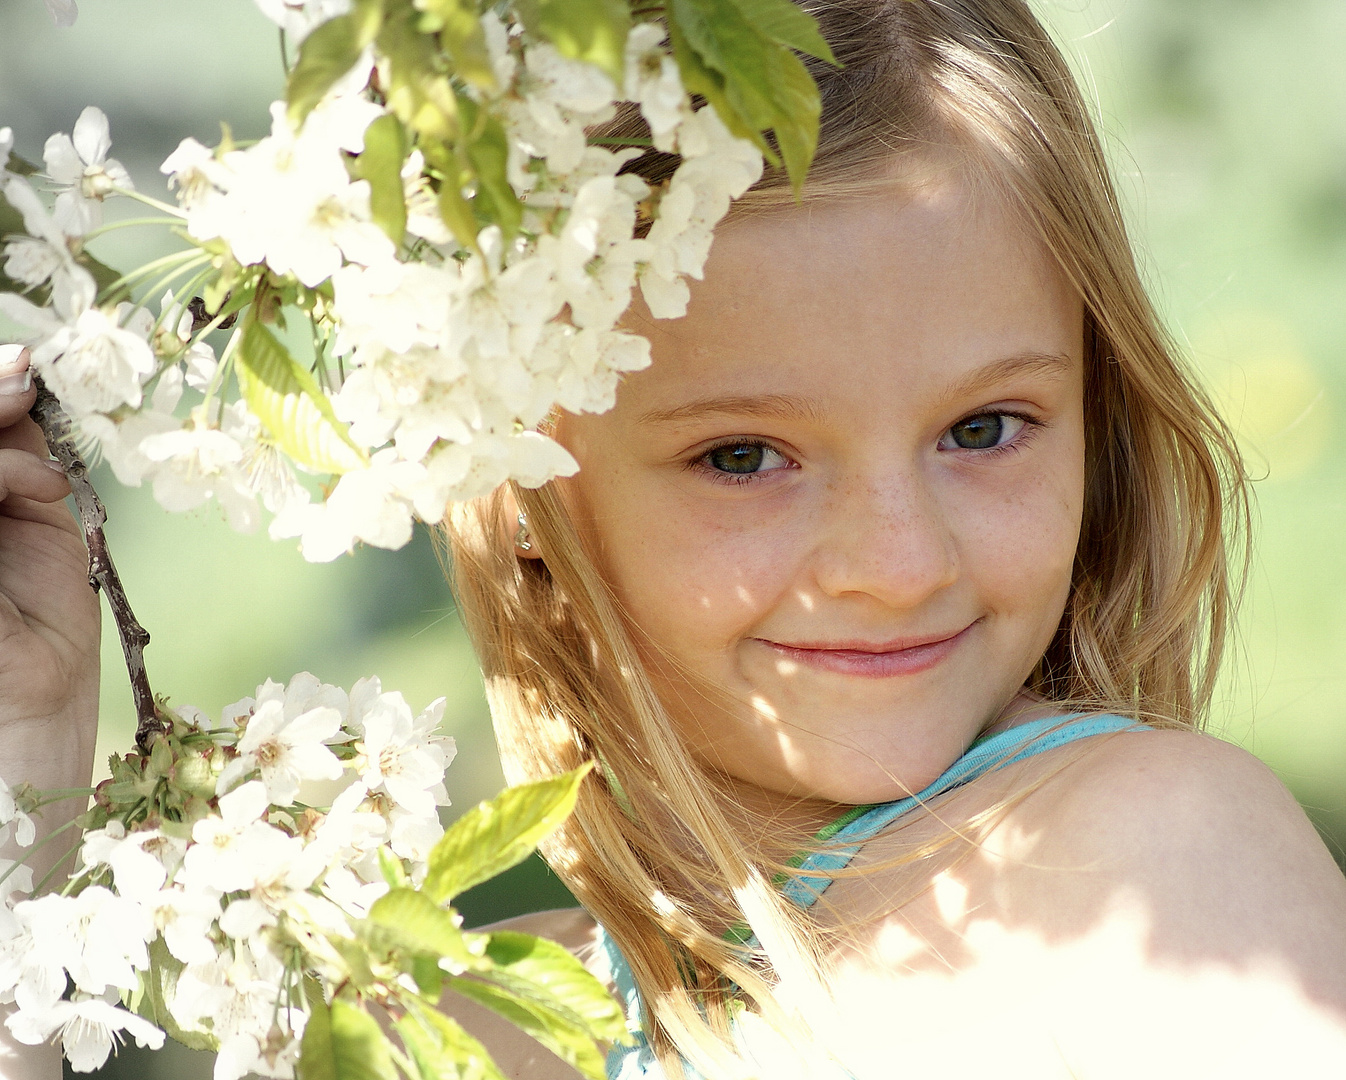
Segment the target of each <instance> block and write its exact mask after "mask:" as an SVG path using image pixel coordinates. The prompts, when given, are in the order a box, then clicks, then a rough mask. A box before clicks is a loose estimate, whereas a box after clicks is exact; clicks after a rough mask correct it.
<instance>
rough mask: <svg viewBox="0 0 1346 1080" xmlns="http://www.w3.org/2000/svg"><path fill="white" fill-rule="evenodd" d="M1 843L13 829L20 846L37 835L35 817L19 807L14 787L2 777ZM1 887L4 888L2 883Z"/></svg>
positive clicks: (28, 844) (0, 786) (29, 843)
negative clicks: (31, 816)
mask: <svg viewBox="0 0 1346 1080" xmlns="http://www.w3.org/2000/svg"><path fill="white" fill-rule="evenodd" d="M0 826H3V828H0V844H5V843H8V841H9V837H10V834H11V830H12V832H13V836H14V842H15V843H17V844H18V845H19V847H29V846H31V845H32V843H33V840H34V838H35V837H36V836H37V827H36V826H35V825H34V824H33V819H32V818H30V817H29V816H28V815H27V814H26V813H24V812H23V811H22V810H20V809H19V804H18V803H17V802H16V801H15V799H14V791H13V789H12V788H11V787H10V786H9V785H8V784H7V783H5V781H4V780H3V779H0ZM0 888H3V886H2V885H0Z"/></svg>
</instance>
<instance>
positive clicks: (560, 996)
mask: <svg viewBox="0 0 1346 1080" xmlns="http://www.w3.org/2000/svg"><path fill="white" fill-rule="evenodd" d="M486 956H487V958H488V959H490V960H491V961H492V962H493V963H494V964H495V968H494V970H492V971H489V972H487V973H486V974H485V976H484V977H485V978H487V979H490V980H492V981H499V982H500V983H501V985H503V986H506V987H508V988H509V989H511V990H513V991H514V992H515V993H517V994H520V995H521V996H523V997H528V998H530V999H531V1000H536V1001H537V1002H539V1003H541V1004H551V1005H552V1006H553V1007H555V1008H557V1009H558V1011H563V1012H569V1013H571V1014H573V1015H574V1017H575V1018H576V1019H577V1020H579V1021H580V1022H581V1023H583V1024H584V1025H585V1026H586V1028H587V1029H588V1030H589V1031H590V1032H591V1033H592V1034H593V1035H594V1036H595V1037H596V1038H600V1039H603V1040H604V1041H606V1042H612V1041H613V1040H615V1039H618V1038H620V1037H621V1034H622V1032H623V1031H625V1030H626V1017H625V1014H624V1013H623V1011H622V1009H621V1007H620V1006H619V1005H618V1004H617V1001H616V1000H615V999H614V998H613V996H612V995H611V994H610V993H608V991H607V988H606V987H605V986H604V985H603V984H602V983H601V982H599V981H598V980H597V979H596V978H594V976H593V975H592V974H590V972H589V970H588V969H587V968H586V967H585V966H584V965H583V964H581V963H580V962H579V960H577V959H576V958H575V956H574V955H573V954H572V953H571V952H569V951H568V950H567V949H565V948H564V947H562V946H561V945H558V944H557V943H556V942H554V941H550V940H548V939H547V938H540V937H534V936H533V935H532V934H520V933H517V932H515V931H512V930H500V931H496V932H495V933H493V934H491V935H490V937H489V940H488V941H487V945H486ZM530 987H531V988H532V989H529V988H530Z"/></svg>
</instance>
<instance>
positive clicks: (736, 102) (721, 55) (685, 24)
mask: <svg viewBox="0 0 1346 1080" xmlns="http://www.w3.org/2000/svg"><path fill="white" fill-rule="evenodd" d="M765 2H766V0H763V3H765ZM753 10H754V11H756V9H755V8H754V9H753ZM765 10H766V12H767V14H768V15H771V14H772V11H773V10H774V9H772V8H770V7H767V8H765ZM778 14H779V13H777V15H778ZM668 16H669V30H670V37H671V38H672V40H673V45H674V56H675V57H676V58H677V60H678V65H679V70H680V71H682V72H683V78H684V81H685V82H686V83H687V85H688V87H689V88H690V89H693V90H694V91H695V92H699V93H703V94H705V96H706V98H707V100H708V101H709V102H710V103H711V105H713V106H714V107H715V110H716V111H717V112H718V113H719V114H720V116H721V118H722V119H723V120H724V121H725V124H726V126H728V127H729V129H730V130H731V131H734V132H735V133H736V134H740V135H742V134H746V135H747V136H748V137H749V138H751V139H752V141H753V142H754V143H756V144H757V146H758V147H759V148H760V149H762V151H763V152H764V154H765V155H766V156H767V158H768V159H769V160H771V161H772V162H773V163H774V162H777V161H780V160H783V161H784V164H785V167H786V171H787V172H788V173H789V176H790V182H791V184H792V185H793V187H794V189H795V193H796V195H797V194H798V193H799V191H800V189H801V188H802V186H803V183H804V177H805V175H806V174H807V172H808V167H809V165H810V164H811V163H812V160H813V153H814V151H815V150H816V148H817V143H818V119H819V115H820V113H821V100H820V98H819V94H818V88H817V86H816V85H815V84H814V82H813V77H812V76H811V75H809V73H808V69H807V68H805V67H804V65H803V63H802V62H801V61H800V59H799V57H797V56H796V55H795V54H794V53H793V52H792V51H791V50H790V48H789V47H788V46H787V45H786V44H783V43H781V42H780V41H779V40H777V39H776V38H774V37H772V36H770V35H769V34H768V33H767V32H765V31H764V30H763V29H762V28H761V27H759V26H758V25H757V24H756V23H755V22H754V21H752V19H750V18H749V16H748V15H747V14H745V9H744V8H743V7H740V6H739V2H738V0H669V8H668ZM773 18H774V16H773ZM766 25H767V27H768V28H769V29H770V30H771V31H772V33H774V34H776V35H782V34H784V35H785V36H789V37H792V38H797V37H799V35H800V34H801V33H802V32H803V31H802V26H801V24H799V23H798V22H797V21H792V20H788V19H787V21H785V22H784V23H782V22H781V21H780V20H779V19H776V21H775V22H772V21H771V19H768V20H767V24H766ZM801 40H802V41H803V43H805V44H810V42H809V41H808V40H807V39H806V38H805V39H801ZM816 47H817V42H812V43H811V49H814V48H816ZM823 47H824V48H826V45H825V43H823ZM828 55H829V56H830V53H829V54H828ZM706 86H709V87H710V89H711V91H712V92H711V93H706V92H705V89H704V88H705V87H706ZM744 129H746V131H745V130H744ZM767 131H774V132H775V135H776V142H777V145H778V146H779V148H780V155H779V157H777V155H776V153H774V152H773V151H772V150H771V148H770V146H769V144H767V143H766V141H765V139H764V137H763V136H764V133H765V132H767Z"/></svg>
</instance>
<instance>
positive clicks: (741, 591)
mask: <svg viewBox="0 0 1346 1080" xmlns="http://www.w3.org/2000/svg"><path fill="white" fill-rule="evenodd" d="M734 593H735V595H737V596H738V598H739V599H740V600H742V601H743V602H744V603H745V604H751V603H752V593H750V592H748V590H747V589H745V588H744V587H743V586H742V585H739V586H737V587H735V589H734Z"/></svg>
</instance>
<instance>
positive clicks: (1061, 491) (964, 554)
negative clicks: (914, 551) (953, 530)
mask: <svg viewBox="0 0 1346 1080" xmlns="http://www.w3.org/2000/svg"><path fill="white" fill-rule="evenodd" d="M1081 504H1082V480H1081V479H1080V478H1079V477H1078V476H1077V475H1075V473H1074V470H1063V471H1062V473H1059V474H1047V475H1040V476H1035V477H1031V478H1025V479H1024V481H1023V482H1020V483H1017V484H1014V485H1012V486H1009V487H1008V488H1004V489H998V490H995V491H991V492H984V493H983V494H982V496H981V497H980V498H978V499H975V500H972V501H971V503H970V504H969V505H967V506H966V507H964V508H963V510H962V512H960V514H959V519H958V520H959V525H960V528H959V531H960V533H961V535H962V542H961V543H960V544H959V548H960V556H961V560H962V564H963V569H964V573H965V574H966V575H967V576H969V577H970V578H972V579H973V580H974V582H975V583H976V585H977V587H978V591H979V593H980V594H981V595H982V596H983V597H984V598H985V599H986V600H988V601H990V602H991V604H992V606H993V608H995V609H996V610H1000V611H1003V612H1006V613H1009V612H1015V613H1018V614H1031V613H1036V614H1037V615H1038V617H1040V618H1043V619H1045V620H1047V621H1050V622H1051V623H1052V624H1053V625H1054V624H1055V621H1056V619H1057V618H1058V617H1059V613H1060V608H1061V607H1062V605H1063V604H1064V602H1065V598H1066V595H1067V593H1068V591H1069V587H1070V579H1071V573H1072V570H1073V567H1074V563H1075V550H1076V547H1077V546H1078V543H1079V529H1080V512H1081Z"/></svg>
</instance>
